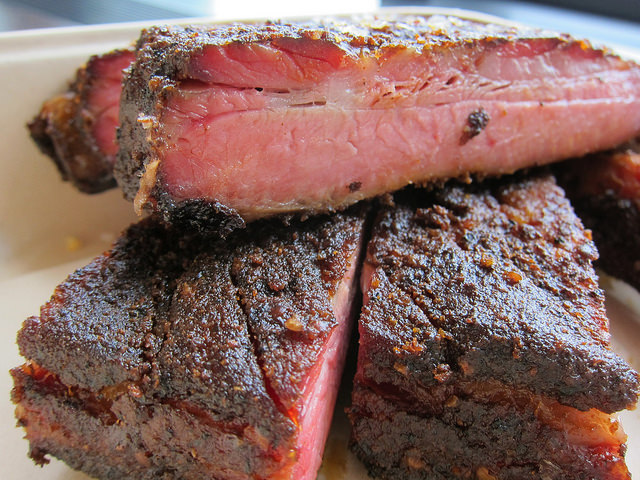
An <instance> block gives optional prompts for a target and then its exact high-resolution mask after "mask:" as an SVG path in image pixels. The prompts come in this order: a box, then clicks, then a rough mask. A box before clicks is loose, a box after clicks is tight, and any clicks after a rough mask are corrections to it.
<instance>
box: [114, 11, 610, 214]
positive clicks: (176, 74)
mask: <svg viewBox="0 0 640 480" xmlns="http://www.w3.org/2000/svg"><path fill="white" fill-rule="evenodd" d="M359 20H362V21H359ZM291 39H294V40H300V41H308V42H309V44H310V45H313V43H314V42H322V43H331V44H332V45H335V46H336V48H337V49H338V51H339V52H340V53H339V54H337V55H336V59H333V60H334V61H344V60H341V58H340V56H342V57H343V58H344V59H346V58H358V57H361V56H362V57H366V56H372V57H378V56H381V55H382V54H383V53H384V52H385V51H386V50H395V49H413V50H415V51H416V52H430V51H431V52H438V51H440V50H446V49H451V48H453V47H457V48H479V49H484V48H491V47H492V46H497V45H501V44H504V43H506V42H513V41H515V40H527V39H533V40H535V41H544V42H550V43H549V45H554V46H558V47H559V48H570V47H572V46H576V45H578V46H579V47H580V48H584V49H586V48H591V46H590V45H588V44H587V43H586V42H584V41H578V40H575V39H573V38H572V37H570V36H568V35H559V34H557V33H555V32H548V31H544V30H540V29H533V28H527V27H522V26H519V27H517V28H516V27H513V26H505V25H498V24H488V23H482V22H478V21H471V20H463V19H460V18H456V17H445V16H438V15H435V16H430V17H423V16H391V17H388V18H387V17H385V18H365V19H357V18H355V19H350V20H349V21H339V20H331V19H326V20H323V21H318V22H315V23H300V24H289V23H267V24H255V25H252V24H235V25H217V26H213V27H212V26H197V25H196V26H187V27H176V26H172V27H153V28H150V29H147V30H144V31H143V32H142V35H141V36H140V39H139V40H138V43H137V47H136V48H137V52H136V61H135V62H134V64H133V65H132V68H131V71H130V75H129V77H128V79H127V81H126V82H125V84H124V88H123V94H122V102H121V111H120V125H121V128H120V130H119V131H118V141H119V144H120V145H121V150H120V154H119V157H118V160H117V161H116V165H115V170H114V174H115V177H116V179H117V181H118V184H119V186H120V187H121V188H122V189H123V191H124V194H125V196H126V197H127V198H128V199H129V200H134V199H136V195H137V194H138V192H139V190H141V189H142V191H143V195H138V198H137V200H136V205H135V208H136V210H137V211H138V212H142V211H143V210H150V211H158V210H160V211H170V210H172V209H174V208H179V207H180V204H179V202H178V203H176V202H175V201H173V200H172V199H171V197H170V195H168V194H167V192H166V190H165V189H164V182H163V179H162V175H161V173H158V174H157V175H154V176H152V177H151V178H152V181H153V184H152V185H150V184H144V185H141V182H140V179H141V177H142V175H143V173H144V171H145V168H146V167H147V166H148V165H150V164H154V163H155V162H156V159H157V158H158V156H157V154H156V152H157V151H158V150H160V149H162V148H163V136H162V134H161V132H160V130H161V127H162V126H161V120H160V119H159V118H158V116H159V115H160V109H161V106H162V104H163V102H164V100H165V97H166V95H167V94H168V93H169V92H171V90H172V89H173V88H175V86H176V85H177V84H178V83H179V82H180V81H181V80H182V79H185V78H190V77H191V76H192V75H193V74H194V73H193V72H192V71H191V70H190V68H191V62H192V60H193V59H194V58H196V57H197V56H198V55H199V54H200V53H201V52H202V50H203V49H204V48H205V47H208V46H225V45H231V44H234V43H249V42H257V43H265V44H275V45H278V44H283V42H286V41H288V40H291ZM594 53H596V54H598V55H603V56H604V55H608V52H607V51H605V50H594ZM256 87H259V86H256ZM485 125H486V123H485ZM474 131H475V130H474ZM472 133H473V132H472ZM478 133H479V132H478ZM472 136H473V135H472ZM155 168H157V167H155ZM322 211H326V209H324V210H318V211H315V210H313V213H318V212H322Z"/></svg>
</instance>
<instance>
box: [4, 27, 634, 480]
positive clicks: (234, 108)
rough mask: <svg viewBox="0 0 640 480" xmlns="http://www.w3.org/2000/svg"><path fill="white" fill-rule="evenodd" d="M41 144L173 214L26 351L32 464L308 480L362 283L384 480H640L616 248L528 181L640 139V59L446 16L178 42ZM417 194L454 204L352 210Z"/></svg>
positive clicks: (168, 43) (111, 74)
mask: <svg viewBox="0 0 640 480" xmlns="http://www.w3.org/2000/svg"><path fill="white" fill-rule="evenodd" d="M134 50H135V51H134ZM129 65H131V66H130V68H129V70H127V72H126V73H125V74H124V77H123V69H125V68H126V67H128V66H129ZM122 78H124V83H123V89H122V90H120V88H119V87H120V80H121V79H122ZM118 112H119V117H118V119H116V114H117V113H118ZM116 129H118V135H117V142H118V144H117V145H116V143H115V139H116V135H115V132H116ZM31 131H32V135H33V136H34V138H35V139H36V141H38V142H39V144H40V145H41V147H42V148H43V149H44V150H45V151H46V152H48V153H49V154H51V155H53V156H54V157H55V159H56V162H57V164H58V165H59V167H60V168H61V170H62V172H63V175H64V176H66V177H67V178H69V179H71V180H72V181H73V182H74V183H75V184H76V185H77V186H78V187H79V188H81V189H83V190H86V191H98V190H100V189H103V188H107V187H108V186H110V185H111V184H112V182H113V180H112V177H111V176H112V175H115V176H116V177H117V181H118V183H119V184H120V186H121V187H122V188H123V190H124V192H125V195H126V196H127V197H128V198H129V199H131V200H133V201H134V204H135V208H136V210H137V211H138V212H140V213H142V212H144V211H151V212H152V216H151V217H149V218H147V219H145V220H143V221H141V222H140V223H139V224H137V225H134V226H132V227H130V229H129V230H128V231H127V232H126V233H125V234H124V236H123V237H122V238H121V239H120V240H119V241H118V242H117V244H116V245H115V246H114V248H113V249H112V250H111V251H110V252H108V253H106V254H105V255H103V256H101V257H98V258H97V259H96V260H94V261H93V262H92V263H91V264H89V265H88V266H87V267H85V268H83V269H80V270H78V271H77V272H76V273H74V274H72V275H71V276H70V277H69V278H68V279H67V280H66V281H65V282H64V283H62V284H61V285H60V286H59V287H58V288H57V289H56V291H55V293H54V295H53V297H52V298H51V300H50V301H49V302H48V303H47V304H46V305H45V306H44V307H43V308H42V310H41V313H40V316H38V317H32V318H30V319H28V320H27V321H26V322H25V324H24V327H23V329H22V330H21V332H20V333H19V336H18V344H19V346H20V349H21V352H22V354H23V355H24V356H25V357H26V359H27V363H25V364H24V365H23V366H22V367H19V368H16V369H14V370H13V371H12V374H13V377H14V380H15V388H14V391H13V399H14V401H15V402H16V404H17V416H18V419H19V422H20V423H21V424H22V425H23V426H24V427H25V428H26V432H27V438H28V440H29V441H30V445H31V451H30V454H31V456H32V457H33V458H34V460H35V461H36V462H38V463H46V461H47V458H46V456H47V455H48V454H51V455H54V456H57V457H59V458H61V459H63V460H64V461H66V462H67V463H68V464H69V465H71V466H72V467H74V468H77V469H80V470H83V471H85V472H87V473H89V474H90V475H94V476H97V477H99V478H103V479H109V478H118V479H120V478H131V479H152V478H153V479H155V478H184V479H201V478H216V479H244V478H260V479H295V480H298V479H302V480H305V479H312V478H314V476H315V475H316V471H317V469H318V466H319V463H320V459H321V456H322V451H323V445H324V439H325V437H326V435H327V431H328V428H329V422H330V418H331V412H332V409H333V406H334V402H335V398H336V391H337V388H338V383H339V380H340V375H341V371H342V364H343V362H344V356H345V351H346V346H347V343H348V339H349V335H350V333H349V330H350V321H349V319H350V317H351V313H352V309H353V306H354V305H357V304H358V303H359V302H358V300H359V297H358V296H357V295H358V291H357V280H358V279H360V281H361V283H362V287H363V292H364V307H363V310H362V314H361V318H360V325H359V326H360V328H359V330H360V351H359V358H358V365H357V369H358V372H357V375H356V378H355V382H354V392H353V405H352V407H351V408H350V411H349V414H350V418H351V421H352V424H353V448H354V450H355V451H356V453H357V454H358V455H359V456H360V458H361V459H362V460H363V461H364V462H365V464H366V465H367V466H368V467H369V469H370V471H371V472H372V473H373V474H374V475H376V476H379V477H382V478H389V479H397V478H407V479H413V478H416V479H418V478H420V479H423V478H429V479H430V478H433V479H449V478H474V477H475V478H478V479H480V480H493V479H522V478H543V479H545V480H547V479H583V478H598V479H601V478H602V479H604V478H606V479H623V478H629V474H628V472H627V469H626V466H625V463H624V449H625V446H624V442H625V436H624V432H623V431H622V429H621V427H620V426H619V424H618V423H617V421H616V420H615V418H614V417H613V416H612V414H613V413H614V412H616V411H618V410H621V409H624V408H627V407H631V406H633V405H634V403H635V402H636V400H637V397H638V391H639V380H638V375H637V373H635V372H634V371H633V370H632V369H631V368H630V367H629V365H627V364H626V363H625V362H624V361H623V360H622V359H620V358H619V357H618V356H616V354H615V353H613V351H612V350H611V345H610V342H609V334H608V322H607V318H606V315H605V311H604V306H603V294H602V291H601V290H600V289H599V288H598V285H597V277H596V276H595V274H594V272H593V269H592V265H591V262H592V261H593V260H595V259H596V257H597V253H596V250H595V247H594V245H593V243H592V242H591V239H590V238H589V234H588V233H587V232H586V231H585V230H584V229H583V227H582V224H581V223H580V221H579V220H578V219H577V218H576V217H575V215H574V213H573V211H572V209H571V207H570V206H569V204H568V202H567V200H566V198H565V197H564V195H563V193H562V191H561V190H560V188H559V187H557V186H556V184H555V183H554V181H553V179H552V178H551V177H549V176H548V175H546V174H541V173H539V172H538V173H534V174H531V175H530V176H528V177H527V176H524V175H517V176H514V177H508V176H506V175H504V174H507V173H512V172H514V171H516V170H518V169H521V168H525V167H532V166H535V165H538V164H541V163H550V162H555V161H558V160H560V159H564V158H567V157H570V156H576V155H583V154H585V153H587V152H593V151H596V150H599V149H603V148H612V147H614V146H616V145H618V144H619V143H621V142H624V141H628V140H629V139H631V138H633V137H634V136H636V135H638V134H639V133H640V67H639V66H638V65H637V64H635V63H633V62H630V61H626V60H623V59H621V58H619V57H617V56H615V55H613V54H612V53H611V52H609V51H607V50H602V49H596V48H593V47H591V46H590V45H589V44H588V43H586V42H582V41H577V40H575V39H573V38H570V37H568V36H564V35H557V34H555V33H551V32H544V31H540V30H534V29H528V28H519V27H518V28H516V27H513V26H506V25H504V24H491V23H486V22H483V21H473V20H463V19H460V18H454V17H443V16H428V17H421V16H389V17H385V18H368V19H359V20H358V21H342V20H323V21H319V22H314V23H296V24H289V23H277V24H274V23H265V24H246V25H222V26H216V27H210V26H209V27H204V26H195V27H157V28H150V29H148V30H145V31H143V33H142V36H141V38H140V40H139V41H138V43H137V46H136V48H135V49H132V50H126V51H119V52H114V53H112V54H107V55H104V56H102V57H94V58H93V59H91V60H90V62H89V63H88V64H87V66H86V67H85V68H84V69H81V70H80V72H79V73H78V78H77V80H76V81H75V82H74V84H73V85H72V89H71V91H70V92H68V93H67V94H65V95H62V96H60V97H56V98H55V99H52V100H51V101H49V102H47V103H46V104H45V106H44V107H43V110H42V112H41V114H40V116H39V117H38V118H37V119H36V120H35V121H34V122H33V123H32V124H31ZM116 150H118V152H119V153H118V154H117V158H116ZM114 162H115V165H114ZM498 174H500V175H503V177H502V178H501V179H495V178H492V179H488V180H485V181H483V182H477V183H475V184H473V185H466V186H464V185H462V183H456V181H450V182H449V183H444V181H445V180H446V179H450V178H452V177H461V178H462V179H464V180H469V179H470V178H471V176H472V175H476V176H477V177H478V179H480V178H482V177H491V176H495V175H498ZM412 183H417V184H422V183H429V184H430V187H431V189H429V190H419V189H409V190H407V191H404V192H402V193H398V194H396V196H395V197H394V199H393V201H392V199H391V197H390V196H389V197H385V198H386V200H388V202H384V201H380V202H379V205H378V207H379V211H378V212H375V213H377V215H378V216H377V218H378V219H377V221H376V224H375V227H374V230H373V234H372V237H371V238H368V237H367V235H368V234H367V233H366V232H367V229H366V228H364V224H365V217H366V215H367V209H368V208H369V207H368V206H362V207H356V208H354V207H349V206H350V205H351V204H353V203H355V202H357V201H359V200H362V199H365V198H369V197H373V196H377V195H380V194H382V193H385V192H391V191H396V190H398V189H401V188H402V187H405V186H407V185H409V184H412ZM436 185H437V186H443V185H444V186H443V187H442V188H437V187H436ZM383 204H384V205H383ZM345 208H347V210H344V209H345ZM341 209H343V211H342V212H341V213H334V214H333V215H331V216H328V215H323V216H310V215H311V214H317V213H319V212H320V213H323V212H327V211H329V212H335V211H337V210H341ZM296 212H298V213H300V214H301V216H302V215H304V216H305V217H307V219H306V221H301V220H298V219H296V220H291V217H292V215H291V214H292V213H296ZM277 214H287V215H289V217H287V222H286V224H285V222H276V221H269V220H259V218H260V217H267V216H273V215H277ZM249 221H255V222H254V223H252V224H249V225H248V226H247V224H248V222H249ZM194 226H196V227H198V228H194ZM211 226H213V227H214V228H209V227H211ZM203 227H204V228H203ZM239 227H246V228H245V229H244V230H240V229H239ZM234 230H235V231H234ZM219 233H223V234H224V235H228V237H227V238H226V239H221V238H219V237H216V236H215V235H217V234H219ZM366 242H368V247H367V251H368V255H367V258H366V261H365V262H364V264H363V265H364V266H363V273H362V276H360V273H359V266H360V262H359V261H358V258H359V251H360V249H361V246H363V245H364V244H365V243H366Z"/></svg>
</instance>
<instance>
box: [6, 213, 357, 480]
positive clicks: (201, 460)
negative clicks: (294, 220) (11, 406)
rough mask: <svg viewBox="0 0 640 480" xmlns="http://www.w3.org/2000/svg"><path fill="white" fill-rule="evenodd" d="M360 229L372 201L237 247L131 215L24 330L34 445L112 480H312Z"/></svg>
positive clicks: (245, 238)
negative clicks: (122, 230)
mask: <svg viewBox="0 0 640 480" xmlns="http://www.w3.org/2000/svg"><path fill="white" fill-rule="evenodd" d="M362 227H363V213H362V209H361V210H360V211H356V212H353V211H352V212H347V213H344V214H340V215H335V216H332V217H329V218H327V217H322V218H316V219H313V220H309V221H308V222H305V223H304V224H292V225H291V226H290V227H289V228H287V229H284V228H276V227H274V226H273V225H270V224H264V223H258V224H256V226H255V228H252V229H250V230H249V231H246V232H245V233H243V234H242V235H236V236H235V237H233V238H232V239H231V240H230V241H231V243H225V242H221V241H216V240H213V239H210V238H209V239H207V238H203V237H200V236H198V235H194V234H190V233H183V232H182V231H181V230H180V229H174V228H170V227H165V226H162V225H161V224H160V223H159V222H157V220H156V219H148V220H145V221H143V222H142V223H140V224H138V225H134V226H132V227H131V228H130V229H129V230H128V232H126V234H125V235H124V237H122V238H121V239H120V240H119V241H118V243H117V244H116V246H115V247H114V248H113V250H112V251H110V252H109V253H107V254H105V255H103V256H101V257H98V258H97V259H96V260H94V261H93V262H92V263H91V264H89V265H88V266H87V267H85V268H82V269H80V270H78V271H77V272H75V273H74V274H72V275H71V276H70V277H69V278H68V279H67V280H66V281H65V282H64V283H62V284H61V285H60V286H59V287H58V288H57V289H56V291H55V293H54V295H53V297H52V298H51V300H50V301H49V302H48V303H47V304H46V305H45V306H44V307H43V308H42V310H41V314H40V316H39V317H33V318H30V319H28V320H27V321H26V323H25V325H24V327H23V329H22V330H21V331H20V333H19V336H18V344H19V346H20V350H21V353H22V354H23V355H24V356H25V357H26V358H27V359H28V361H27V363H26V364H25V365H23V366H22V367H19V368H16V369H14V370H13V371H12V374H13V377H14V380H15V388H14V390H13V399H14V401H15V402H16V403H17V404H18V407H17V417H18V420H19V422H20V424H22V425H23V426H25V427H26V432H27V438H28V440H29V441H30V445H31V451H30V455H31V456H32V457H33V459H34V460H35V461H36V462H38V463H46V462H47V460H46V458H45V455H47V454H52V455H54V456H56V457H58V458H61V459H62V460H64V461H65V462H67V463H68V464H69V465H70V466H72V467H73V468H77V469H80V470H83V471H85V472H87V473H88V474H90V475H93V476H96V477H99V478H131V479H152V478H154V479H155V478H194V479H195V478H216V479H241V478H247V479H248V478H264V479H267V478H269V479H271V478H273V479H276V478H277V479H285V478H286V479H314V478H315V475H316V471H317V469H318V467H319V465H320V460H321V457H322V452H323V445H324V441H325V438H326V435H327V433H328V429H329V424H330V422H331V415H332V412H333V406H334V402H335V398H336V394H337V389H338V384H339V381H340V373H341V371H342V365H343V362H344V357H345V353H346V348H347V345H348V343H349V337H350V325H351V321H350V320H351V316H352V315H351V314H352V304H353V301H354V298H355V292H356V290H357V289H356V288H354V282H355V278H356V266H357V263H358V262H357V259H358V252H359V249H360V242H361V233H362Z"/></svg>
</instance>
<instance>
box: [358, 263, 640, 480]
mask: <svg viewBox="0 0 640 480" xmlns="http://www.w3.org/2000/svg"><path fill="white" fill-rule="evenodd" d="M374 273H375V268H374V267H373V266H372V265H370V264H368V263H367V262H365V263H364V265H363V267H362V275H361V287H362V291H363V303H364V305H366V304H367V303H368V301H369V295H368V293H369V290H370V288H371V283H372V281H373V280H374V278H375V277H374ZM362 334H364V332H361V335H362ZM367 362H368V360H367V357H366V355H365V354H364V352H362V351H361V352H360V354H359V357H358V372H362V371H363V370H364V365H365V364H366V363H367ZM354 381H355V383H356V384H357V385H362V386H364V387H365V388H368V389H370V390H371V391H373V392H376V393H377V394H378V395H380V396H381V397H383V398H386V399H393V401H394V403H395V405H396V407H398V408H399V409H400V410H404V411H406V412H407V413H409V414H416V415H421V411H422V409H426V416H429V415H433V412H429V409H430V408H432V407H433V406H430V405H421V401H420V400H418V399H416V398H413V396H412V394H411V393H409V392H404V391H402V392H398V391H395V390H394V388H393V387H390V386H388V385H376V384H372V383H371V382H369V381H367V380H366V379H365V378H364V377H363V376H362V375H361V374H360V373H356V377H355V380H354ZM430 395H432V396H433V400H434V404H435V408H436V409H437V408H439V405H443V404H444V405H445V406H447V403H455V402H456V401H457V396H460V397H464V398H469V399H472V400H473V401H478V402H481V403H488V404H506V405H516V407H517V409H519V410H520V411H523V412H534V415H535V418H536V420H537V421H538V422H540V424H542V425H545V426H547V427H549V429H550V430H552V431H556V432H558V434H559V435H560V436H561V437H562V438H563V440H564V443H566V445H571V448H572V449H575V450H576V451H581V450H582V451H584V452H585V454H586V455H591V454H593V455H597V454H598V453H599V452H610V455H611V467H610V468H611V471H610V472H609V473H610V474H611V475H612V477H611V478H620V479H623V478H624V479H628V478H631V477H630V474H629V471H628V469H627V467H626V464H625V462H624V455H625V452H626V443H625V442H626V441H627V435H626V433H625V432H624V430H623V428H622V425H621V424H620V422H619V420H618V416H617V414H615V413H613V414H608V413H605V412H602V411H600V410H598V409H597V408H591V409H589V410H587V411H581V410H578V409H577V408H574V407H570V406H567V405H563V404H561V403H560V402H558V401H557V400H555V399H553V398H550V397H547V396H544V395H537V394H534V393H532V392H530V391H528V390H525V389H518V388H513V387H511V386H509V385H505V384H504V383H502V382H499V381H488V382H483V383H481V382H474V381H466V382H460V383H459V384H458V385H457V386H456V387H455V394H454V395H452V392H451V391H450V390H447V389H446V388H439V387H436V388H435V389H432V391H431V393H430ZM631 408H633V407H631ZM488 478H493V477H488Z"/></svg>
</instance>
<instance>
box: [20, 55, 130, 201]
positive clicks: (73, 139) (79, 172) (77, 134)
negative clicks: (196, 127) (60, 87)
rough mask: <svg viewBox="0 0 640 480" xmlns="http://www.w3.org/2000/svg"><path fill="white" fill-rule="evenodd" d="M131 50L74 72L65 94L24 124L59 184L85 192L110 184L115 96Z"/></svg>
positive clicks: (91, 61) (96, 58) (116, 113)
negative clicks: (53, 168)
mask: <svg viewBox="0 0 640 480" xmlns="http://www.w3.org/2000/svg"><path fill="white" fill-rule="evenodd" d="M133 59H134V53H133V51H132V50H116V51H113V52H110V53H107V54H104V55H96V56H93V57H91V58H90V59H89V61H88V62H87V64H86V65H85V66H83V67H82V68H80V69H79V70H78V72H77V73H76V78H75V80H74V81H73V83H72V84H71V86H70V88H69V91H67V92H65V93H63V94H60V95H56V96H55V97H52V98H51V99H49V100H47V101H46V102H44V104H43V105H42V108H41V110H40V112H39V113H38V115H37V116H36V117H35V118H34V119H33V120H32V121H31V122H30V123H29V125H28V127H29V131H30V133H31V137H32V138H33V140H34V141H35V142H36V144H37V145H38V147H39V148H40V149H41V150H42V152H43V153H45V154H46V155H48V156H49V157H51V159H52V160H53V161H54V163H55V164H56V166H57V167H58V170H59V171H60V174H61V175H62V178H63V180H67V181H69V182H71V183H72V184H73V185H74V186H75V187H76V188H78V189H79V190H80V191H83V192H85V193H98V192H101V191H104V190H107V189H109V188H113V187H115V186H116V181H115V179H114V178H113V165H114V163H115V160H116V153H117V152H118V144H117V142H116V128H117V127H118V125H119V119H118V116H119V112H120V93H121V91H122V87H121V84H122V78H123V76H124V71H125V70H126V69H127V68H128V67H129V65H130V64H131V62H132V61H133Z"/></svg>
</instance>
